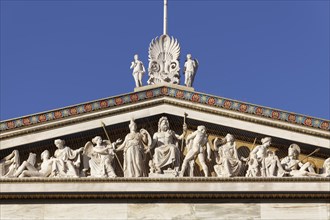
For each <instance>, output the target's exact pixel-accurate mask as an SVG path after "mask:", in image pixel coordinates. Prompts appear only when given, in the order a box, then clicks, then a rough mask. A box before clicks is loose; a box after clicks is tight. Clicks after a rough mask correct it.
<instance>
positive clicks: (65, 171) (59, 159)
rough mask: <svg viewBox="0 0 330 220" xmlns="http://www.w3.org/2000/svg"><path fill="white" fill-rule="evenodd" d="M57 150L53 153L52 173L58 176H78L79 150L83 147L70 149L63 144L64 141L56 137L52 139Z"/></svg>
mask: <svg viewBox="0 0 330 220" xmlns="http://www.w3.org/2000/svg"><path fill="white" fill-rule="evenodd" d="M54 144H55V146H56V147H57V150H56V151H55V153H54V157H55V158H54V162H53V173H54V175H55V176H59V177H79V167H80V161H81V160H80V152H82V151H83V148H79V149H77V150H72V149H71V148H70V147H68V146H65V141H64V140H61V139H56V140H55V141H54Z"/></svg>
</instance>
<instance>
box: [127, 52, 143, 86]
mask: <svg viewBox="0 0 330 220" xmlns="http://www.w3.org/2000/svg"><path fill="white" fill-rule="evenodd" d="M130 69H133V73H132V74H133V77H134V81H135V87H141V86H142V77H143V75H144V73H145V72H146V70H145V68H144V65H143V63H142V61H140V60H139V55H137V54H135V55H134V61H133V62H132V63H131V67H130Z"/></svg>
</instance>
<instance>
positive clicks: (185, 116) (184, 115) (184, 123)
mask: <svg viewBox="0 0 330 220" xmlns="http://www.w3.org/2000/svg"><path fill="white" fill-rule="evenodd" d="M187 116H188V114H187V113H186V112H185V113H184V114H183V127H184V129H183V133H184V135H183V137H182V140H181V152H182V151H183V142H184V138H185V136H186V135H185V132H186V130H187V124H186V118H187Z"/></svg>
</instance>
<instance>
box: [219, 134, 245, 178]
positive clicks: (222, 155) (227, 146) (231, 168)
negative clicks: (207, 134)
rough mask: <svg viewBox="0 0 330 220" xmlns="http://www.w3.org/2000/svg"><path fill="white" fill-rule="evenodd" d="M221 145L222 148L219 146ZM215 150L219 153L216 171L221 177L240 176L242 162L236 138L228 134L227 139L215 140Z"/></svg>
mask: <svg viewBox="0 0 330 220" xmlns="http://www.w3.org/2000/svg"><path fill="white" fill-rule="evenodd" d="M219 144H220V147H218V145H219ZM214 148H215V150H216V151H218V155H217V158H216V163H217V165H215V166H214V171H215V172H216V173H217V175H218V176H219V177H233V176H238V175H239V172H240V170H241V166H242V162H241V161H240V160H239V158H238V155H237V149H236V142H235V138H234V136H233V135H232V134H227V135H226V137H225V139H223V140H221V141H220V140H219V139H218V138H216V139H215V140H214Z"/></svg>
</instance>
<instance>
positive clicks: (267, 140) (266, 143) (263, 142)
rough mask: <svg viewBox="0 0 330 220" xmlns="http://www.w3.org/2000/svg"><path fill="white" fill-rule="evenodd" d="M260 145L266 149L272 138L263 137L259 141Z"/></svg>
mask: <svg viewBox="0 0 330 220" xmlns="http://www.w3.org/2000/svg"><path fill="white" fill-rule="evenodd" d="M261 143H262V144H263V145H266V146H267V147H268V146H270V144H271V143H272V138H271V137H264V138H262V139H261Z"/></svg>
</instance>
